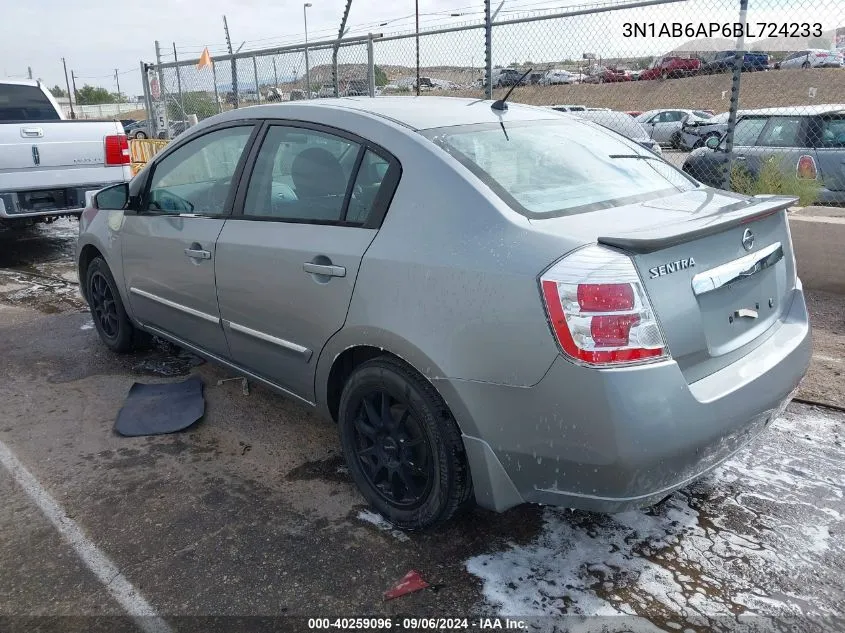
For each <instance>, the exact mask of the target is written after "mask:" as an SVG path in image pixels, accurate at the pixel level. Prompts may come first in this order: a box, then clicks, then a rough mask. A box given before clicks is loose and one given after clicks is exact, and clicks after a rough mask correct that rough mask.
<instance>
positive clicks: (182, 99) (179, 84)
mask: <svg viewBox="0 0 845 633" xmlns="http://www.w3.org/2000/svg"><path fill="white" fill-rule="evenodd" d="M173 61H174V62H178V61H179V58H178V57H176V42H173ZM176 88H177V89H178V90H179V107H180V108H182V116H183V117H185V118H186V119H187V118H188V113H187V112H185V97H183V96H182V77H181V75H180V73H179V66H178V65H177V66H176Z"/></svg>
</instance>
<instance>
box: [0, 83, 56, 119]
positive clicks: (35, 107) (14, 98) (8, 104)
mask: <svg viewBox="0 0 845 633" xmlns="http://www.w3.org/2000/svg"><path fill="white" fill-rule="evenodd" d="M59 119H60V117H59V113H58V112H56V109H55V108H54V107H53V104H52V103H50V100H49V99H48V98H47V97H46V96H44V93H43V92H41V89H40V88H36V87H35V86H20V85H17V84H3V83H0V121H58V120H59Z"/></svg>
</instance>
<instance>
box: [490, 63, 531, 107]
mask: <svg viewBox="0 0 845 633" xmlns="http://www.w3.org/2000/svg"><path fill="white" fill-rule="evenodd" d="M532 70H534V69H533V68H529V69H528V70H526V71H525V73H524V74H523V75H522V77H520V78H519V81H517V82H516V83H515V84H514V85H512V86H511V89H510V90H508V93H507V94H506V95H505V96H504V98H502V99H499V100H498V101H494V102H493V105H491V106H490V107H491V108H493V109H494V110H501V111H505V110H507V109H508V104H507V103H505V101H507V100H508V97H510V96H511V93H512V92H513V89H514V88H516V87H517V86H519V85H520V84H522V80H523V79H525V78H526V77H527V76H528V74H529V73H530V72H531V71H532Z"/></svg>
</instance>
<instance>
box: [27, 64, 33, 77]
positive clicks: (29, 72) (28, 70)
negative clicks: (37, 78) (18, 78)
mask: <svg viewBox="0 0 845 633" xmlns="http://www.w3.org/2000/svg"><path fill="white" fill-rule="evenodd" d="M26 74H27V75H29V78H30V79H32V66H27V67H26Z"/></svg>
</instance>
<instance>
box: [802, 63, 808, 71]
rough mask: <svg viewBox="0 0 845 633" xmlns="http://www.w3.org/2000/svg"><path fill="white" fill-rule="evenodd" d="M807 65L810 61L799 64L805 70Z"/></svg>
mask: <svg viewBox="0 0 845 633" xmlns="http://www.w3.org/2000/svg"><path fill="white" fill-rule="evenodd" d="M809 67H810V62H804V63H803V64H801V68H803V69H804V70H806V69H807V68H809Z"/></svg>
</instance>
